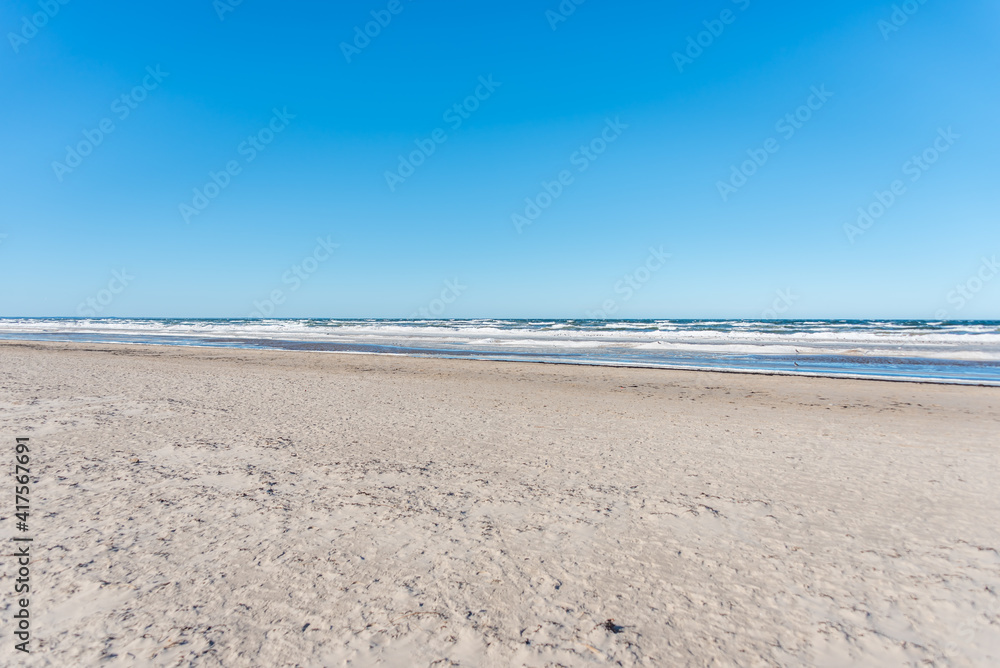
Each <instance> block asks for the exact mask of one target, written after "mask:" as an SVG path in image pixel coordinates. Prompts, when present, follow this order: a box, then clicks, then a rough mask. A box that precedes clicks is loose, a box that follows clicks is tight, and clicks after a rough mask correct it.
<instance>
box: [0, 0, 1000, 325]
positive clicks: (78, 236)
mask: <svg viewBox="0 0 1000 668" xmlns="http://www.w3.org/2000/svg"><path fill="white" fill-rule="evenodd" d="M0 28H2V31H3V33H4V40H3V44H2V45H0V90H2V96H3V97H2V104H0V134H2V147H3V151H2V154H3V160H2V163H0V165H2V166H0V204H2V210H0V281H2V286H3V290H2V291H0V316H57V315H62V316H73V315H79V314H87V315H90V314H96V315H102V316H176V317H241V316H247V315H248V314H251V313H258V312H262V311H263V312H264V313H266V314H272V315H274V316H276V317H408V316H411V315H414V314H416V313H419V312H420V309H424V310H425V311H426V310H427V309H428V308H429V305H431V304H435V305H436V306H437V308H436V311H437V313H434V315H440V316H442V317H487V316H495V317H586V316H587V315H588V314H591V315H593V314H596V313H597V312H598V311H600V310H602V309H603V308H604V307H608V309H609V312H608V315H611V316H612V317H629V318H646V317H653V318H699V317H760V316H761V315H762V314H768V309H774V313H775V314H779V315H780V316H782V317H802V318H812V317H899V318H909V317H913V318H933V317H941V316H945V317H948V318H956V319H957V318H998V317H1000V274H998V275H997V276H996V279H995V280H994V277H993V275H992V273H997V270H996V269H992V268H991V267H992V265H991V262H992V258H994V257H995V256H997V255H1000V226H998V222H1000V217H998V211H1000V187H998V176H1000V165H998V160H1000V124H998V122H997V118H998V111H1000V39H998V35H1000V5H998V4H997V3H996V2H995V1H993V0H955V1H949V2H945V0H925V1H924V2H920V1H919V0H908V2H901V3H896V4H895V8H894V4H893V3H892V2H877V1H868V2H862V1H859V0H842V1H839V2H823V3H803V2H790V1H786V2H782V1H771V2H764V1H763V0H735V1H734V0H714V1H711V2H707V1H706V2H684V3H682V2H662V1H632V2H629V1H624V2H610V1H608V0H586V1H584V2H581V4H579V5H576V4H575V3H574V2H573V0H565V1H564V2H562V3H560V2H559V1H558V0H547V1H545V0H538V1H533V2H528V1H520V0H503V1H499V0H478V1H476V2H462V3H460V2H452V1H444V0H395V1H392V2H390V1H389V0H371V1H369V0H344V1H342V2H326V3H320V2H287V1H286V2H276V1H265V0H243V1H242V2H239V3H237V2H236V0H217V1H216V2H214V3H213V1H212V0H180V1H171V2H143V3H98V2H84V1H83V0H42V1H41V2H39V1H38V0H34V1H20V0H5V2H3V3H2V4H0ZM366 31H367V32H368V33H369V34H368V35H366V34H365V32H366ZM371 35H374V36H371ZM456 105H457V106H456ZM748 161H749V162H748ZM213 175H214V176H213ZM213 179H214V180H213ZM894 191H895V192H894ZM879 199H881V200H882V202H881V203H880V202H879ZM526 200H527V201H526ZM859 208H861V210H862V211H863V212H864V211H867V213H868V215H867V216H861V214H860V213H859ZM859 217H860V221H859ZM319 239H322V240H323V243H322V244H321V243H320V242H319V241H318V240H319ZM334 246H335V247H334ZM651 249H652V250H651ZM667 255H669V257H666V256H667ZM116 272H117V273H116ZM991 272H992V273H991ZM959 287H961V288H962V289H961V290H959V289H958V288H959ZM963 292H964V295H965V296H962V293H963ZM442 295H444V296H446V297H447V299H445V300H442V301H435V300H438V299H441V297H442ZM272 297H274V298H275V299H274V301H271V299H272ZM88 299H89V300H91V301H90V302H89V304H90V306H85V305H86V304H88V302H87V300H88ZM102 302H103V303H102ZM445 303H446V306H445V308H443V309H442V308H441V305H442V304H445ZM88 310H89V311H90V312H87V311H88ZM91 312H92V313H91Z"/></svg>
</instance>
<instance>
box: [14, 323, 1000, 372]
mask: <svg viewBox="0 0 1000 668" xmlns="http://www.w3.org/2000/svg"><path fill="white" fill-rule="evenodd" d="M0 339H5V340H23V341H70V342H84V343H108V344H121V345H129V344H145V345H170V346H199V347H210V348H254V349H270V350H299V351H323V352H329V353H341V354H370V355H406V356H411V357H438V358H465V359H476V360H499V361H510V362H536V363H546V364H587V365H605V366H628V367H647V368H656V369H695V370H713V371H731V372H742V373H763V374H789V375H806V376H842V377H854V378H870V379H880V380H905V381H923V382H939V383H961V384H974V385H1000V320H970V321H931V320H725V319H719V320H572V319H570V320H560V319H552V320H519V319H494V318H480V319H468V320H433V319H429V320H419V319H418V320H413V319H404V320H392V319H333V318H330V319H327V318H316V319H304V318H302V319H261V320H253V319H239V318H236V319H228V318H219V319H211V318H208V319H202V318H198V319H177V318H0Z"/></svg>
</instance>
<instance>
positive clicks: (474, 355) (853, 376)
mask: <svg viewBox="0 0 1000 668" xmlns="http://www.w3.org/2000/svg"><path fill="white" fill-rule="evenodd" d="M286 342H287V343H296V344H302V345H310V344H313V343H315V342H311V341H286ZM8 343H9V344H23V343H32V344H41V345H45V344H49V345H54V346H58V345H92V346H93V345H98V346H99V345H106V346H139V347H144V346H145V347H151V348H180V349H189V348H190V349H200V350H257V351H264V352H267V351H274V352H288V353H328V354H339V355H371V356H385V357H405V358H411V359H447V360H465V361H472V362H497V363H506V364H543V365H553V366H560V365H563V366H583V367H601V368H613V369H651V370H662V371H693V372H699V373H727V374H728V373H731V374H748V375H758V376H777V377H792V378H832V379H838V378H839V379H845V380H865V381H876V382H888V383H914V384H918V385H922V384H927V385H959V386H965V387H1000V380H997V381H989V380H976V379H961V378H934V377H926V376H892V375H875V374H857V373H835V372H829V373H822V372H817V371H791V370H783V369H749V368H726V367H713V366H696V365H680V364H678V365H666V364H660V365H656V364H641V363H634V364H630V363H627V362H613V361H608V362H602V361H599V360H559V359H502V358H500V357H499V354H498V356H496V357H485V356H480V355H481V353H478V352H470V353H469V354H467V355H450V354H440V355H433V354H426V355H421V354H412V353H394V352H380V351H354V350H322V349H295V348H282V347H278V346H275V347H263V346H258V347H251V346H244V347H241V346H225V345H206V344H198V343H148V342H143V341H112V342H109V341H94V342H90V341H73V340H38V339H10V338H0V346H2V345H5V344H8ZM542 354H543V353H539V355H542ZM913 359H928V360H937V359H939V358H913Z"/></svg>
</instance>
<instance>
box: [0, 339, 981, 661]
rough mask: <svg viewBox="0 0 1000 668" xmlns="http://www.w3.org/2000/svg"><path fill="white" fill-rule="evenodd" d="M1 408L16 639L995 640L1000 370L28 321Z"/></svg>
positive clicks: (126, 656) (660, 656) (100, 652)
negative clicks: (341, 342) (830, 370)
mask: <svg viewBox="0 0 1000 668" xmlns="http://www.w3.org/2000/svg"><path fill="white" fill-rule="evenodd" d="M0 434H2V438H3V440H4V442H5V445H4V450H3V451H4V452H5V453H7V454H6V455H5V456H7V457H9V459H10V461H12V460H13V448H14V439H15V437H18V436H21V437H28V438H29V439H30V443H31V447H32V463H33V464H32V471H31V473H32V479H33V483H32V515H31V526H32V532H33V535H34V536H35V542H34V548H33V549H34V553H33V554H34V557H33V561H32V599H31V615H32V624H33V625H32V633H33V635H34V647H33V649H34V651H33V653H32V654H31V656H30V657H27V658H26V657H24V656H23V655H19V654H17V653H16V652H15V651H14V650H13V645H14V642H15V640H14V638H13V637H12V628H11V624H10V620H11V615H12V611H13V609H14V608H13V605H14V603H13V600H14V594H13V593H12V592H13V569H12V567H11V563H12V562H10V560H8V563H7V564H6V569H5V570H4V573H3V579H2V582H0V592H3V596H2V597H0V602H2V605H3V609H4V624H3V626H2V630H0V663H3V664H4V665H12V664H13V663H14V662H24V661H26V663H28V664H29V665H51V666H74V665H81V666H82V665H90V666H93V665H108V666H118V665H121V666H133V665H154V666H341V665H350V666H368V665H388V666H539V667H540V666H580V665H621V666H733V665H735V666H771V665H782V666H850V665H870V666H881V665H885V666H903V665H928V666H988V665H998V664H1000V553H998V550H1000V531H998V527H1000V492H998V489H997V472H998V471H1000V446H998V439H997V437H998V435H1000V388H988V387H962V386H949V385H931V384H917V383H904V382H881V381H862V380H847V379H828V378H798V377H778V376H763V375H746V374H734V373H714V372H713V373H709V372H685V371H664V370H652V369H625V368H601V367H585V366H569V365H542V364H523V363H500V362H477V361H469V360H445V359H417V358H406V357H392V356H371V355H340V354H325V353H314V352H272V351H253V350H226V349H207V348H201V349H194V348H179V347H168V346H158V347H157V346H114V345H88V344H55V343H52V344H48V343H24V342H4V343H2V344H0ZM4 465H5V466H8V464H4ZM8 485H10V487H13V485H14V482H13V479H12V478H8ZM13 496H14V495H13V490H12V489H10V490H9V491H8V492H7V493H5V497H4V498H6V499H7V501H6V502H5V503H4V505H3V506H2V507H0V518H2V520H0V526H2V527H3V535H4V536H5V538H7V539H9V538H11V537H13V536H15V535H16V531H15V529H14V518H13V517H12V514H13V506H14V498H13ZM8 544H9V543H8ZM26 659H27V660H26Z"/></svg>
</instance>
